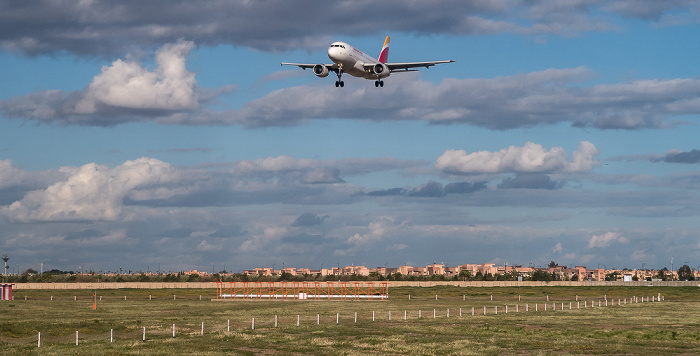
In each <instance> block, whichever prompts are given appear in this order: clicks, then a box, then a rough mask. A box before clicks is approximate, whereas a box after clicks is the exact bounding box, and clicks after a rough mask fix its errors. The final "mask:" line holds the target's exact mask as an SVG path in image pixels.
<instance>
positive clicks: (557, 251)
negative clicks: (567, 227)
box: [552, 242, 564, 253]
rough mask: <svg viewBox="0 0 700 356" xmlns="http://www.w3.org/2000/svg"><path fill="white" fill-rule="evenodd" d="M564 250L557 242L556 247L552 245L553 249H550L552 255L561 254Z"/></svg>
mask: <svg viewBox="0 0 700 356" xmlns="http://www.w3.org/2000/svg"><path fill="white" fill-rule="evenodd" d="M563 250H564V249H563V248H562V246H561V242H557V244H556V245H554V248H553V249H552V253H561V252H562V251H563Z"/></svg>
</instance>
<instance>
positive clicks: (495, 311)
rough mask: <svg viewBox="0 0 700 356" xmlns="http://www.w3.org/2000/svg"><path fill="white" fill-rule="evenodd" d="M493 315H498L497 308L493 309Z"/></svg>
mask: <svg viewBox="0 0 700 356" xmlns="http://www.w3.org/2000/svg"><path fill="white" fill-rule="evenodd" d="M493 311H494V313H493V314H494V315H498V307H493Z"/></svg>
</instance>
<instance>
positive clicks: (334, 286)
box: [216, 282, 389, 300]
mask: <svg viewBox="0 0 700 356" xmlns="http://www.w3.org/2000/svg"><path fill="white" fill-rule="evenodd" d="M216 298H217V299H227V298H231V299H236V298H238V299H241V298H244V299H284V300H286V299H299V300H303V299H311V300H319V299H321V300H330V299H336V300H348V299H350V300H359V299H366V300H373V299H374V300H387V299H389V282H380V283H375V282H217V293H216Z"/></svg>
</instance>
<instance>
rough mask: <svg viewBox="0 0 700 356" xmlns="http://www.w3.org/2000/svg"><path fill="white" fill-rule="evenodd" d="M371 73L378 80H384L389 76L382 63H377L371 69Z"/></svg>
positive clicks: (387, 69) (386, 68)
mask: <svg viewBox="0 0 700 356" xmlns="http://www.w3.org/2000/svg"><path fill="white" fill-rule="evenodd" d="M372 73H374V75H376V76H377V77H379V78H386V77H388V76H389V68H388V67H387V66H386V65H385V64H384V63H377V64H375V65H374V66H373V67H372Z"/></svg>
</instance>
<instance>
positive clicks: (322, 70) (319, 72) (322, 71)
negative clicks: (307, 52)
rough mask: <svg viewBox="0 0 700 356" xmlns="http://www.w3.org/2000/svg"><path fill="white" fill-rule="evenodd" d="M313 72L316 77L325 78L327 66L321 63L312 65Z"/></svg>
mask: <svg viewBox="0 0 700 356" xmlns="http://www.w3.org/2000/svg"><path fill="white" fill-rule="evenodd" d="M314 74H316V76H317V77H320V78H325V77H327V76H328V67H326V66H324V65H323V64H317V65H315V66H314Z"/></svg>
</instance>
